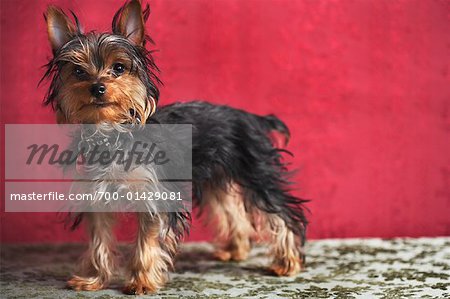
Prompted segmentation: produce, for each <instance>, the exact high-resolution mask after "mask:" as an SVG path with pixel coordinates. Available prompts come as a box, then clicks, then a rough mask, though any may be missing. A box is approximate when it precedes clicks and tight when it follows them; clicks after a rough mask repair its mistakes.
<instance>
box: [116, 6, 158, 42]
mask: <svg viewBox="0 0 450 299" xmlns="http://www.w3.org/2000/svg"><path fill="white" fill-rule="evenodd" d="M149 12H150V9H149V6H148V5H147V7H146V9H145V11H144V12H143V11H142V7H141V3H140V1H139V0H131V1H129V2H128V3H126V4H125V5H124V6H123V7H121V8H120V9H119V10H118V11H117V13H116V14H115V15H114V18H113V22H112V30H113V33H115V34H120V35H122V36H124V37H126V38H127V39H128V40H129V41H131V42H132V43H133V44H135V45H139V46H143V45H144V42H145V25H144V24H145V21H146V20H147V18H148V15H149Z"/></svg>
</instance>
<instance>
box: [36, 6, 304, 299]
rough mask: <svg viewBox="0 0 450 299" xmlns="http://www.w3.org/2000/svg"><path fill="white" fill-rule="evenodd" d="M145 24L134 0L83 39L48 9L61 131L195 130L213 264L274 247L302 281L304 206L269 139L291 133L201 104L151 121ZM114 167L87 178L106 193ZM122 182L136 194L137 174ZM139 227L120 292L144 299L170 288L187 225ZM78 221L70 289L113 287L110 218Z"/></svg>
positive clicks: (53, 99)
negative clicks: (75, 127)
mask: <svg viewBox="0 0 450 299" xmlns="http://www.w3.org/2000/svg"><path fill="white" fill-rule="evenodd" d="M148 16H149V9H148V6H147V8H146V9H144V10H142V7H141V3H140V1H138V0H130V1H127V2H126V3H125V4H124V6H123V7H122V8H120V9H119V11H118V12H117V13H116V15H115V16H114V18H113V22H112V23H113V24H112V33H96V32H89V33H83V31H82V29H81V26H80V24H79V22H78V19H77V18H76V16H75V15H73V17H74V22H72V21H71V20H70V18H69V17H68V16H67V15H66V14H65V13H64V12H63V11H62V10H61V9H59V8H56V7H54V6H49V8H48V9H47V13H46V15H45V17H46V22H47V30H48V36H49V41H50V45H51V47H52V50H53V58H52V59H51V60H50V61H49V63H48V64H47V71H46V73H45V75H44V79H49V80H50V81H51V83H50V87H49V90H48V93H47V96H46V98H45V101H44V104H46V105H51V106H52V107H53V108H54V109H55V111H56V119H57V122H58V123H60V124H74V123H82V124H97V125H98V124H103V123H108V124H114V125H117V126H120V125H122V124H138V127H139V124H145V123H148V124H152V123H160V124H192V128H193V136H192V146H193V148H192V159H193V160H192V166H193V173H192V176H193V182H192V183H193V198H194V204H196V205H197V206H198V207H199V208H200V212H205V213H208V215H209V216H210V217H209V225H210V226H211V227H213V228H215V229H216V231H217V236H218V238H217V240H216V241H217V250H216V253H215V256H216V257H217V258H219V259H221V260H236V261H240V260H244V259H245V258H246V257H247V255H248V252H249V251H250V249H251V245H252V242H254V241H256V240H260V239H265V240H269V242H270V247H271V251H270V252H271V253H270V254H271V256H272V257H273V262H272V265H271V266H270V269H271V270H272V271H273V273H275V274H277V275H283V276H289V275H295V274H297V273H299V272H300V270H301V269H302V267H303V263H304V252H303V245H304V242H305V236H306V226H307V220H306V217H305V215H304V208H303V204H304V203H305V201H304V200H302V199H299V198H297V197H295V196H293V195H291V193H290V191H291V190H290V188H291V182H290V181H289V175H290V174H289V172H288V171H287V169H286V165H285V164H284V163H283V160H282V154H283V152H285V151H283V150H280V149H277V148H275V147H274V145H273V143H272V142H271V139H270V138H269V134H270V133H271V132H272V131H278V132H280V133H281V134H283V135H284V136H285V141H286V143H287V141H288V140H289V137H290V136H289V130H288V128H287V127H286V125H285V124H284V123H283V122H282V121H281V120H279V119H278V118H277V117H275V116H273V115H269V116H257V115H254V114H251V113H248V112H245V111H242V110H238V109H233V108H230V107H227V106H217V105H212V104H208V103H205V102H191V103H184V104H180V103H179V104H173V105H169V106H165V107H161V108H160V109H159V111H157V112H156V113H155V111H156V105H157V102H158V97H159V91H158V88H157V85H158V84H159V83H160V82H159V80H158V78H157V76H156V73H157V71H158V69H157V67H156V65H155V64H154V62H153V59H152V57H151V52H150V51H148V50H147V49H146V48H145V44H146V41H148V40H149V38H148V36H147V35H146V33H145V26H144V24H145V21H146V20H147V18H148ZM100 87H101V90H100ZM111 167H112V168H111V169H110V168H108V167H106V168H95V167H91V168H90V171H91V172H90V175H91V176H92V177H93V178H95V180H93V181H94V182H96V184H98V186H97V187H99V188H100V187H102V186H104V185H106V184H107V182H108V180H109V179H110V176H111V174H114V172H113V171H112V170H114V169H116V168H114V167H113V166H111ZM141 170H142V171H144V172H145V174H146V175H144V177H148V178H149V179H148V180H149V181H152V182H157V181H158V179H160V177H159V176H158V175H155V172H154V171H152V169H141ZM114 175H115V174H114ZM117 177H120V178H121V179H124V181H125V182H127V183H125V185H123V186H121V187H123V188H125V189H126V188H132V187H131V185H127V184H128V182H131V181H133V179H134V177H133V175H132V174H130V173H127V172H124V173H122V174H120V175H118V176H117ZM127 180H128V181H127ZM141 187H142V186H141ZM142 188H143V189H145V187H142ZM206 211H207V212H206ZM137 217H138V221H139V228H138V235H137V238H136V241H135V245H134V252H133V255H132V258H131V260H130V261H129V265H128V278H127V280H126V285H125V288H124V292H125V293H127V294H137V295H139V294H145V293H150V292H155V291H157V290H158V289H159V288H161V287H163V286H164V284H165V282H166V281H167V279H168V273H169V270H170V268H171V267H172V266H173V258H174V256H175V254H176V252H177V247H178V243H179V241H181V239H182V238H183V235H184V234H185V232H186V230H187V229H188V226H189V224H190V215H189V214H186V213H185V212H184V211H183V212H180V213H174V212H172V213H170V212H149V213H142V212H141V213H137ZM82 219H85V221H86V222H87V228H88V232H89V236H90V245H89V249H88V250H87V252H86V253H85V255H84V256H83V257H82V259H81V261H80V263H79V266H80V267H79V268H80V269H79V271H78V275H74V276H73V277H72V278H71V279H70V280H69V281H68V285H69V286H70V287H71V288H73V289H75V290H91V291H92V290H98V289H101V288H105V287H106V286H107V285H108V282H109V280H110V278H111V276H112V274H113V273H114V270H115V265H116V262H115V255H116V254H115V249H114V248H115V243H116V242H115V239H114V236H113V233H112V227H113V224H114V217H112V215H111V213H86V214H78V215H77V216H76V217H75V221H74V225H73V227H76V226H77V225H78V224H80V222H81V221H82Z"/></svg>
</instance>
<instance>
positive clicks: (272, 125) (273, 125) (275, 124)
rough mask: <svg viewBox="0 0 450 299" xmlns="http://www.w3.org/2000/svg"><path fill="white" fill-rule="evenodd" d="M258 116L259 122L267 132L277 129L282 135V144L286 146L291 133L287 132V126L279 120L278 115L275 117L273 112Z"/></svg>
mask: <svg viewBox="0 0 450 299" xmlns="http://www.w3.org/2000/svg"><path fill="white" fill-rule="evenodd" d="M258 118H259V119H258V120H259V123H260V124H261V126H262V127H263V129H264V130H265V131H266V132H267V133H270V132H271V131H277V132H279V133H281V134H282V135H283V137H284V146H286V145H287V144H288V143H289V139H290V138H291V133H290V132H289V128H288V127H287V126H286V124H285V123H284V122H283V121H281V120H280V119H279V118H278V117H276V116H275V115H273V114H270V115H266V116H259V117H258Z"/></svg>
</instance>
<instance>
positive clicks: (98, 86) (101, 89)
mask: <svg viewBox="0 0 450 299" xmlns="http://www.w3.org/2000/svg"><path fill="white" fill-rule="evenodd" d="M105 92H106V86H105V84H103V83H95V84H92V86H91V94H92V95H93V96H94V97H96V98H99V97H101V96H102V95H104V94H105Z"/></svg>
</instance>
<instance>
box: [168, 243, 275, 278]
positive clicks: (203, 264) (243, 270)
mask: <svg viewBox="0 0 450 299" xmlns="http://www.w3.org/2000/svg"><path fill="white" fill-rule="evenodd" d="M189 272H190V273H196V274H207V273H210V274H232V275H248V274H253V275H255V274H257V275H264V276H266V275H268V276H272V273H271V272H270V271H269V270H268V269H267V268H264V267H263V266H261V265H256V264H252V263H246V262H235V261H220V260H218V259H217V258H216V257H215V256H214V254H213V252H212V251H210V250H207V249H203V248H195V249H191V250H189V251H187V250H182V251H181V252H180V253H179V254H178V255H177V257H176V259H175V273H177V274H184V273H189Z"/></svg>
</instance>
